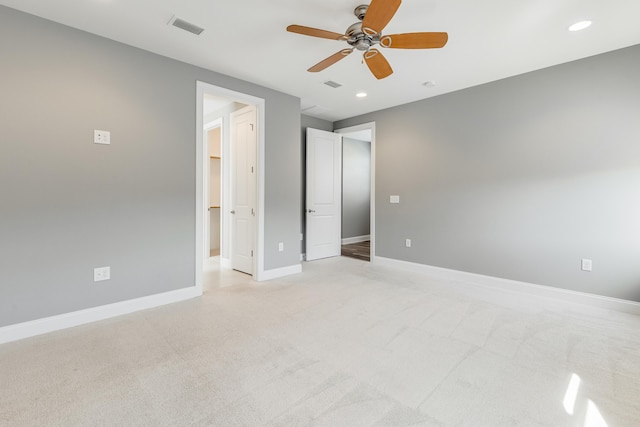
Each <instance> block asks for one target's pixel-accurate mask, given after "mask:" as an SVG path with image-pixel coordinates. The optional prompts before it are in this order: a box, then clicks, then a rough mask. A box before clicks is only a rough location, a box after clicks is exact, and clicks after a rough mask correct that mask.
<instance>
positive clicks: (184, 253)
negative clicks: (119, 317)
mask: <svg viewBox="0 0 640 427" xmlns="http://www.w3.org/2000/svg"><path fill="white" fill-rule="evenodd" d="M0 58H2V76H1V78H0V94H1V96H0V120H1V121H2V124H1V126H0V197H1V199H2V202H1V204H0V327H1V326H6V325H10V324H14V323H19V322H24V321H28V320H33V319H37V318H42V317H46V316H51V315H56V314H61V313H66V312H71V311H75V310H79V309H84V308H89V307H94V306H99V305H103V304H108V303H113V302H117V301H123V300H127V299H131V298H136V297H142V296H147V295H151V294H157V293H160V292H165V291H170V290H175V289H180V288H185V287H189V286H193V285H194V283H195V278H194V265H195V253H194V247H195V197H196V195H195V161H196V159H195V138H196V129H195V127H196V81H197V80H201V81H205V82H208V83H211V84H214V85H218V86H222V87H226V88H229V89H231V90H236V91H240V92H244V93H247V94H250V95H253V96H256V97H261V98H264V99H266V105H267V111H266V129H265V131H266V150H267V153H266V215H265V250H266V254H265V267H266V269H273V268H278V267H284V266H290V265H295V264H298V263H299V235H298V232H299V228H300V227H299V226H298V224H299V221H300V212H299V209H300V189H299V185H300V184H299V183H300V180H301V175H300V173H301V172H300V171H301V168H300V161H299V159H300V144H299V136H300V134H299V132H300V101H299V99H298V98H295V97H292V96H289V95H285V94H282V93H278V92H275V91H272V90H269V89H266V88H263V87H260V86H257V85H253V84H250V83H246V82H243V81H240V80H237V79H234V78H231V77H228V76H224V75H221V74H217V73H214V72H210V71H207V70H204V69H200V68H197V67H194V66H190V65H188V64H184V63H181V62H178V61H174V60H171V59H167V58H164V57H161V56H158V55H155V54H152V53H148V52H145V51H142V50H139V49H136V48H133V47H130V46H126V45H123V44H119V43H116V42H113V41H111V40H107V39H104V38H101V37H97V36H94V35H90V34H88V33H84V32H81V31H78V30H74V29H71V28H68V27H65V26H62V25H59V24H56V23H53V22H50V21H45V20H42V19H40V18H36V17H33V16H30V15H27V14H24V13H21V12H17V11H14V10H12V9H8V8H6V7H3V6H0ZM94 129H102V130H109V131H111V138H112V145H110V146H101V145H94V144H93V143H92V142H93V130H94ZM281 241H284V242H285V251H284V252H282V253H279V252H278V250H277V249H278V248H277V242H281ZM106 265H109V266H111V274H112V279H111V280H110V281H109V282H102V283H94V282H93V268H94V267H99V266H106Z"/></svg>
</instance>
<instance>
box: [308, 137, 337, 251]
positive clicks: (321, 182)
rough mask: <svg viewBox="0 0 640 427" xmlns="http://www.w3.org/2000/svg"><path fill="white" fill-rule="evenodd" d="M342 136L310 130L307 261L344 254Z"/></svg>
mask: <svg viewBox="0 0 640 427" xmlns="http://www.w3.org/2000/svg"><path fill="white" fill-rule="evenodd" d="M341 215H342V137H341V136H340V135H338V134H336V133H332V132H326V131H322V130H318V129H311V128H308V129H307V200H306V219H307V221H306V223H307V226H306V243H307V247H306V252H307V261H312V260H314V259H319V258H328V257H334V256H340V246H341V231H342V230H341Z"/></svg>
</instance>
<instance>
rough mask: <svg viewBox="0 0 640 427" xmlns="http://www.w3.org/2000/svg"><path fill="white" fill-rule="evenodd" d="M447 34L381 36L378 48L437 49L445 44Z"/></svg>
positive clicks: (447, 37)
mask: <svg viewBox="0 0 640 427" xmlns="http://www.w3.org/2000/svg"><path fill="white" fill-rule="evenodd" d="M448 40H449V35H448V34H447V33H405V34H393V35H390V36H383V37H382V38H381V39H380V46H382V47H388V48H391V49H437V48H440V47H443V46H444V45H445V44H447V41H448Z"/></svg>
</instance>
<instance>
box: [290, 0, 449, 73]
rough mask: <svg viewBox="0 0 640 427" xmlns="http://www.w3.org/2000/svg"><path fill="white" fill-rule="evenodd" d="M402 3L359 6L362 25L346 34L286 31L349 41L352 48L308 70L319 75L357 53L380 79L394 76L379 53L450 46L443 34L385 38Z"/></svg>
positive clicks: (379, 0) (376, 0) (380, 0)
mask: <svg viewBox="0 0 640 427" xmlns="http://www.w3.org/2000/svg"><path fill="white" fill-rule="evenodd" d="M401 3H402V1H401V0H373V1H372V2H371V4H370V5H365V4H363V5H360V6H358V7H356V8H355V10H354V11H353V13H354V15H356V17H357V18H358V19H359V22H356V23H355V24H353V25H351V26H349V28H347V30H346V31H345V33H344V34H340V33H335V32H332V31H326V30H320V29H317V28H311V27H305V26H302V25H289V26H288V27H287V31H289V32H292V33H297V34H302V35H306V36H311V37H320V38H325V39H330V40H338V41H346V42H347V43H348V44H349V45H350V46H351V48H350V49H349V48H347V49H342V50H341V51H339V52H337V53H335V54H333V55H331V56H330V57H328V58H326V59H324V60H322V61H320V62H319V63H317V64H316V65H314V66H313V67H311V68H309V69H308V70H307V71H309V72H312V73H316V72H319V71H322V70H324V69H326V68H328V67H329V66H331V65H333V64H335V63H336V62H338V61H340V60H341V59H343V58H345V57H347V56H348V55H349V54H351V53H352V52H353V51H354V50H356V49H357V50H359V51H362V52H364V53H363V58H364V62H365V63H366V64H367V66H368V67H369V70H370V71H371V73H372V74H373V75H374V76H375V77H376V78H377V79H384V78H385V77H388V76H390V75H391V74H392V73H393V69H392V68H391V65H390V64H389V62H388V61H387V59H386V58H385V57H384V55H383V54H382V52H380V50H378V49H376V48H375V47H374V46H376V45H379V46H380V47H382V48H385V49H438V48H441V47H444V45H445V44H447V41H448V39H449V36H448V34H447V33H443V32H437V33H434V32H430V33H426V32H422V33H404V34H393V35H382V30H384V28H385V27H386V26H387V24H388V23H389V21H391V18H393V16H394V15H395V14H396V12H397V11H398V8H399V7H400V4H401Z"/></svg>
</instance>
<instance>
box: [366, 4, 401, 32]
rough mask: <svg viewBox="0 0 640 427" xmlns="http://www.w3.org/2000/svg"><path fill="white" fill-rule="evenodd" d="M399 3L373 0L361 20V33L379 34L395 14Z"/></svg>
mask: <svg viewBox="0 0 640 427" xmlns="http://www.w3.org/2000/svg"><path fill="white" fill-rule="evenodd" d="M400 3H402V0H373V1H372V2H371V4H370V5H369V8H368V9H367V13H366V14H365V15H364V19H363V20H362V28H363V31H364V32H366V33H369V32H372V33H373V34H380V33H381V32H382V30H383V29H384V27H386V26H387V24H388V23H389V21H391V18H393V15H395V14H396V11H397V10H398V8H399V7H400ZM373 34H369V35H373Z"/></svg>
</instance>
